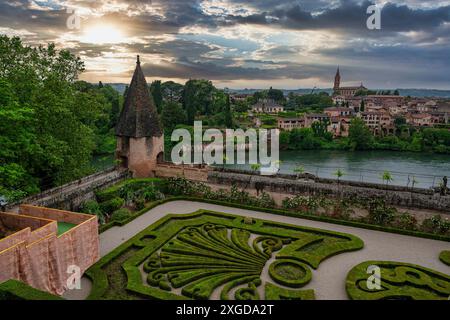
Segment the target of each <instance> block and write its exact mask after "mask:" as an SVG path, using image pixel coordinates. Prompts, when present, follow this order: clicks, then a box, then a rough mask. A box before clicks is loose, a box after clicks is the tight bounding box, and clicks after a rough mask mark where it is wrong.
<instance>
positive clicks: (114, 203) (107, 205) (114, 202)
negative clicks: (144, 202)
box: [100, 197, 125, 215]
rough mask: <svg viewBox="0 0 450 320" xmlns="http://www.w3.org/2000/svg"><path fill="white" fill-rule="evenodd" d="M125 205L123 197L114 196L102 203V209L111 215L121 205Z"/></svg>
mask: <svg viewBox="0 0 450 320" xmlns="http://www.w3.org/2000/svg"><path fill="white" fill-rule="evenodd" d="M124 205H125V200H124V199H122V198H119V197H117V198H113V199H111V200H108V201H105V202H102V203H100V210H101V211H102V212H103V213H104V214H106V215H110V214H112V213H113V212H114V211H116V210H118V209H120V208H121V207H123V206H124Z"/></svg>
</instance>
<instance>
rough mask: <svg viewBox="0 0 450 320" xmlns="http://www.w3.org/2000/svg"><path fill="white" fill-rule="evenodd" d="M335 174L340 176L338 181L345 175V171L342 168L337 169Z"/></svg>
mask: <svg viewBox="0 0 450 320" xmlns="http://www.w3.org/2000/svg"><path fill="white" fill-rule="evenodd" d="M334 175H335V176H336V177H337V178H338V181H340V180H341V178H342V177H343V176H344V175H345V173H344V171H342V170H341V169H338V170H336V172H335V173H334Z"/></svg>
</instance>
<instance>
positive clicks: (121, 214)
mask: <svg viewBox="0 0 450 320" xmlns="http://www.w3.org/2000/svg"><path fill="white" fill-rule="evenodd" d="M131 215H132V213H131V211H130V210H128V209H127V208H120V209H118V210H116V211H114V212H113V213H112V214H111V221H123V220H126V219H128V218H130V217H131Z"/></svg>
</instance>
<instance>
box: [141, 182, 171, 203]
mask: <svg viewBox="0 0 450 320" xmlns="http://www.w3.org/2000/svg"><path fill="white" fill-rule="evenodd" d="M136 196H137V197H138V198H142V199H144V200H145V201H156V200H162V199H164V194H162V193H161V191H159V190H158V189H157V188H156V187H155V185H154V184H153V183H152V184H150V185H148V186H145V187H144V188H142V189H139V190H138V191H136Z"/></svg>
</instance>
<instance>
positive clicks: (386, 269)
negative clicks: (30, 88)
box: [0, 178, 450, 300]
mask: <svg viewBox="0 0 450 320" xmlns="http://www.w3.org/2000/svg"><path fill="white" fill-rule="evenodd" d="M179 200H184V201H190V202H197V203H199V202H200V203H205V205H206V204H213V205H221V206H225V207H228V208H236V209H237V210H238V209H245V210H250V211H253V212H261V213H270V214H275V215H277V216H280V219H279V220H282V219H281V218H283V217H289V218H302V219H308V220H312V221H317V222H329V223H333V224H336V225H343V226H350V227H358V228H361V229H369V230H376V231H384V232H389V233H390V234H396V233H397V234H402V235H409V236H415V237H419V238H428V239H431V240H440V241H450V237H449V235H450V234H449V225H448V224H449V223H448V221H447V220H446V219H445V218H443V217H442V216H432V217H430V218H428V219H425V220H423V221H422V222H421V223H418V222H417V221H415V220H414V218H413V217H412V216H410V215H408V214H406V213H402V212H399V211H398V210H397V209H395V208H392V207H390V206H388V205H386V204H385V203H384V202H383V201H382V200H380V199H374V200H373V201H370V202H364V201H361V200H360V199H343V198H336V199H330V198H325V197H322V196H311V197H305V196H300V195H297V196H292V197H289V198H286V199H284V200H283V202H282V204H281V205H276V203H275V201H274V199H272V197H271V196H270V195H269V194H268V193H266V192H264V191H261V192H260V193H259V194H258V195H256V196H255V195H251V194H250V193H249V192H247V191H246V190H245V189H239V188H237V187H236V186H232V187H230V188H229V189H228V190H225V189H221V190H213V189H211V188H210V187H209V186H208V185H206V184H204V183H198V182H192V181H188V180H186V179H183V178H171V179H167V180H166V179H153V178H147V179H128V180H125V181H122V182H120V183H118V184H116V185H114V186H112V187H110V188H107V189H104V190H99V191H97V192H96V197H95V200H90V201H87V202H86V203H84V205H83V206H82V208H81V209H80V211H82V212H85V213H90V214H95V215H97V216H98V218H99V221H100V226H99V228H100V232H101V233H106V232H109V233H114V232H120V229H111V228H113V227H121V226H125V225H128V224H129V223H131V222H133V220H135V219H137V218H138V217H140V216H142V215H148V214H151V211H152V209H156V208H157V207H158V206H160V205H164V204H165V203H168V202H171V201H179ZM195 210H197V209H195ZM355 210H359V211H361V210H365V211H366V212H367V214H366V215H355V214H354V212H355ZM187 212H189V211H187ZM152 221H156V222H151V223H148V224H146V225H140V226H138V227H137V229H136V234H135V235H134V233H132V234H131V238H127V239H125V241H123V242H121V244H120V245H118V246H117V247H115V248H114V247H113V248H114V249H113V250H112V251H111V252H109V251H106V252H105V255H104V256H103V257H102V258H101V259H100V261H99V262H97V263H96V264H95V265H94V266H92V267H91V268H90V269H89V270H88V271H87V272H86V274H85V276H86V277H87V278H89V279H90V280H91V283H92V288H90V290H89V292H88V295H87V299H92V300H97V299H101V300H130V299H131V300H142V299H162V300H168V299H169V300H172V299H202V300H205V299H221V300H264V299H267V300H278V299H289V300H312V299H315V298H316V296H317V294H316V292H315V289H316V288H315V285H313V284H311V281H312V280H314V279H315V278H317V277H320V274H317V273H318V268H319V266H320V265H321V264H322V262H323V261H324V260H326V259H328V258H331V257H333V256H341V255H346V254H349V252H358V251H360V250H362V249H363V248H364V246H365V245H364V242H363V241H362V240H361V238H360V237H359V236H356V235H353V234H351V232H345V233H344V232H337V231H329V230H326V228H312V227H306V226H302V225H299V224H298V223H297V222H295V224H288V223H283V222H280V221H272V220H268V219H266V220H264V219H262V218H259V216H256V217H255V216H253V217H250V216H246V215H238V214H231V213H222V212H216V211H213V210H206V209H202V210H198V211H195V212H193V213H183V214H171V213H170V212H167V213H165V214H163V215H162V218H158V219H155V220H152ZM290 221H296V220H290ZM299 223H300V220H299ZM110 229H111V230H110ZM133 235H134V236H133ZM101 241H102V240H101ZM437 258H439V260H440V262H438V263H442V266H445V265H448V266H450V251H442V252H440V255H439V257H436V259H437ZM365 260H368V259H365ZM355 261H356V262H355V264H354V265H353V264H351V265H350V267H348V270H343V271H344V272H345V274H346V278H345V276H343V277H342V288H341V289H344V288H345V292H346V295H347V297H348V298H349V299H353V300H377V299H419V300H426V299H431V300H447V299H448V297H449V296H450V276H449V275H448V272H445V273H442V270H441V272H439V271H437V270H432V269H430V268H426V267H424V266H420V265H417V264H410V263H404V262H396V261H387V260H386V261H385V260H375V261H370V260H368V261H364V260H359V261H358V260H355ZM360 261H364V262H360ZM373 265H375V266H377V267H379V268H380V272H381V282H380V288H369V287H368V282H367V280H368V279H369V277H370V274H369V273H368V272H367V270H368V269H370V266H373ZM322 274H323V273H322ZM333 290H335V289H333ZM53 298H57V297H54V296H49V295H48V294H45V293H41V292H39V291H36V290H35V289H32V288H30V287H27V286H26V285H23V284H21V283H18V282H15V281H8V282H6V283H4V284H2V285H1V286H0V299H8V300H10V299H39V300H41V299H53Z"/></svg>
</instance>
